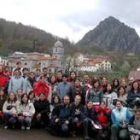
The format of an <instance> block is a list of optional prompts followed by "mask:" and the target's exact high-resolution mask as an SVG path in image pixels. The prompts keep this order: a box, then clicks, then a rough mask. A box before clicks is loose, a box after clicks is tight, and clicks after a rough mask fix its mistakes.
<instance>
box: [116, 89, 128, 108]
mask: <svg viewBox="0 0 140 140" xmlns="http://www.w3.org/2000/svg"><path fill="white" fill-rule="evenodd" d="M118 100H120V101H122V104H123V106H127V102H126V100H127V94H126V90H125V87H123V86H120V87H119V88H118Z"/></svg>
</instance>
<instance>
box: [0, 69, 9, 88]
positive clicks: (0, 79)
mask: <svg viewBox="0 0 140 140" xmlns="http://www.w3.org/2000/svg"><path fill="white" fill-rule="evenodd" d="M9 79H10V78H9V76H7V75H6V74H5V73H4V72H0V87H3V88H4V87H5V83H6V82H7V81H8V80H9Z"/></svg>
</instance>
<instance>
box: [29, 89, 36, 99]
mask: <svg viewBox="0 0 140 140" xmlns="http://www.w3.org/2000/svg"><path fill="white" fill-rule="evenodd" d="M32 93H34V91H32V90H31V91H30V92H29V94H28V98H30V95H31V94H32ZM34 98H35V93H34Z"/></svg>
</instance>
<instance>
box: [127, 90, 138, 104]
mask: <svg viewBox="0 0 140 140" xmlns="http://www.w3.org/2000/svg"><path fill="white" fill-rule="evenodd" d="M137 97H138V98H140V92H137V93H134V92H132V91H131V90H129V91H128V95H127V103H128V104H129V103H131V102H132V101H134V100H135V99H136V98H137Z"/></svg>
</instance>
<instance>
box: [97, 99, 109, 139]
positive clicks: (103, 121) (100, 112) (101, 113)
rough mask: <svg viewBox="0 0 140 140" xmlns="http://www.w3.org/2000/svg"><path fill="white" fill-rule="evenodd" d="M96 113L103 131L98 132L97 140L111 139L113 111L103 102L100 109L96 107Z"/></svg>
mask: <svg viewBox="0 0 140 140" xmlns="http://www.w3.org/2000/svg"><path fill="white" fill-rule="evenodd" d="M95 113H96V114H97V121H98V123H99V126H101V129H100V130H99V131H98V135H97V138H96V139H97V140H103V139H109V132H110V131H109V129H110V125H111V120H110V115H111V110H110V109H108V108H107V107H106V105H105V102H104V101H102V102H101V103H100V106H99V107H95Z"/></svg>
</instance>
